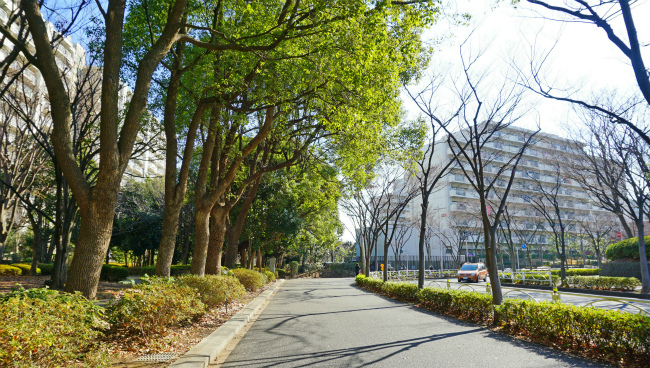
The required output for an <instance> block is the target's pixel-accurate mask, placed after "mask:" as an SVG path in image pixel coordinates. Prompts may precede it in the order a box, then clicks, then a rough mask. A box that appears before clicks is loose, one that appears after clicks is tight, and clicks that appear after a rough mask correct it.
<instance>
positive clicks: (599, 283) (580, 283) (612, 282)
mask: <svg viewBox="0 0 650 368" xmlns="http://www.w3.org/2000/svg"><path fill="white" fill-rule="evenodd" d="M567 282H568V283H569V286H571V287H577V288H581V289H597V290H623V291H632V290H634V289H635V288H636V287H637V286H639V285H641V282H640V281H639V279H637V278H634V277H605V276H599V277H589V276H571V277H567Z"/></svg>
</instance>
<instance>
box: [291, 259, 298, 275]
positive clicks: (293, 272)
mask: <svg viewBox="0 0 650 368" xmlns="http://www.w3.org/2000/svg"><path fill="white" fill-rule="evenodd" d="M298 266H299V263H298V262H297V261H291V263H289V270H291V277H294V276H296V274H297V273H298Z"/></svg>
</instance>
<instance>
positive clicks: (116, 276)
mask: <svg viewBox="0 0 650 368" xmlns="http://www.w3.org/2000/svg"><path fill="white" fill-rule="evenodd" d="M127 277H129V269H128V268H126V267H122V266H115V265H111V264H103V265H102V273H101V274H100V275H99V279H100V280H104V281H114V282H116V281H122V280H124V279H126V278H127Z"/></svg>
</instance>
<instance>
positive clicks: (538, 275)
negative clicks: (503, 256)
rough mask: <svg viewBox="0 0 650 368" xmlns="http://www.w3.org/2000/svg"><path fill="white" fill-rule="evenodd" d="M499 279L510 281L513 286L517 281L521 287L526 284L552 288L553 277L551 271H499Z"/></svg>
mask: <svg viewBox="0 0 650 368" xmlns="http://www.w3.org/2000/svg"><path fill="white" fill-rule="evenodd" d="M507 274H510V275H507ZM499 279H500V280H511V281H512V283H513V284H515V283H517V281H521V282H522V284H523V285H526V282H528V283H529V284H531V283H534V284H535V285H540V284H542V285H544V284H547V285H548V286H553V276H552V275H551V271H541V270H540V271H524V270H521V271H511V272H503V271H499Z"/></svg>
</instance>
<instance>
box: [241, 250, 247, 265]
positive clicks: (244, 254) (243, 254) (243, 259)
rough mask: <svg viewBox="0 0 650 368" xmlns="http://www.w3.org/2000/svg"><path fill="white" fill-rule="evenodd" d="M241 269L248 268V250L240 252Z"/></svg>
mask: <svg viewBox="0 0 650 368" xmlns="http://www.w3.org/2000/svg"><path fill="white" fill-rule="evenodd" d="M240 266H241V268H248V248H244V249H243V250H242V251H241V265H240Z"/></svg>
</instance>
